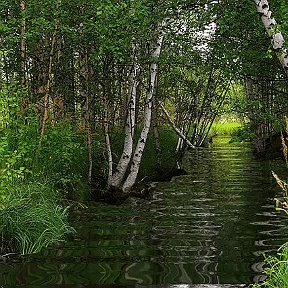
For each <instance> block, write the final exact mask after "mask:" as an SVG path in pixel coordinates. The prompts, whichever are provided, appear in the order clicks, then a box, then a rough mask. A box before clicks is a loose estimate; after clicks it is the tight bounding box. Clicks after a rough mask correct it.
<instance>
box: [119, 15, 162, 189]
mask: <svg viewBox="0 0 288 288" xmlns="http://www.w3.org/2000/svg"><path fill="white" fill-rule="evenodd" d="M167 23H168V19H164V20H163V22H162V23H161V25H160V27H159V32H158V39H157V41H156V47H155V49H154V50H153V52H152V55H151V56H152V58H153V60H156V61H154V62H153V63H151V65H150V83H149V92H148V94H147V97H146V104H145V116H144V117H145V118H144V127H143V129H142V131H141V135H140V138H139V140H138V143H137V146H136V148H135V151H134V154H133V159H132V163H131V168H130V173H129V175H128V177H127V179H126V180H125V182H124V184H123V187H122V189H123V191H124V192H129V191H130V190H131V188H132V187H133V185H134V184H135V182H136V178H137V175H138V172H139V168H140V163H141V159H142V156H143V153H144V149H145V146H146V141H147V137H148V133H149V130H150V126H151V120H152V106H153V105H152V104H153V96H154V93H155V85H156V78H157V72H158V63H157V60H158V58H159V56H160V53H161V48H162V45H163V40H164V36H165V32H164V28H165V27H166V25H167Z"/></svg>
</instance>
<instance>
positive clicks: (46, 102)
mask: <svg viewBox="0 0 288 288" xmlns="http://www.w3.org/2000/svg"><path fill="white" fill-rule="evenodd" d="M57 30H58V26H57V24H56V26H55V30H54V33H53V36H52V43H51V49H50V54H49V65H48V71H47V73H48V80H47V84H46V87H45V96H44V111H43V117H42V123H41V129H40V139H39V146H41V143H42V139H43V136H44V132H45V126H46V121H47V119H48V114H49V95H50V90H51V86H52V67H53V58H54V50H55V45H56V34H57Z"/></svg>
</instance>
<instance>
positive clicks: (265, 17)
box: [254, 0, 288, 76]
mask: <svg viewBox="0 0 288 288" xmlns="http://www.w3.org/2000/svg"><path fill="white" fill-rule="evenodd" d="M254 1H255V4H256V8H257V11H258V13H259V14H260V16H261V19H262V22H263V25H264V27H265V29H266V31H267V33H268V36H269V37H270V38H271V43H272V46H273V50H274V51H275V52H276V55H277V57H278V59H279V61H280V63H281V65H282V67H283V68H284V71H285V73H286V76H288V56H287V50H286V48H285V46H284V42H285V41H284V37H283V35H282V33H281V32H279V31H277V22H276V20H275V18H273V17H272V12H271V10H270V8H269V3H268V0H254Z"/></svg>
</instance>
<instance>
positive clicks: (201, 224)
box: [0, 138, 288, 287]
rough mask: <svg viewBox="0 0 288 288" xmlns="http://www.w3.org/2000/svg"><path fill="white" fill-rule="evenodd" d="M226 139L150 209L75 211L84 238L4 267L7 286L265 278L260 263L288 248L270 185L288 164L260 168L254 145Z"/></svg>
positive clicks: (160, 189) (188, 163) (2, 280)
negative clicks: (282, 248)
mask: <svg viewBox="0 0 288 288" xmlns="http://www.w3.org/2000/svg"><path fill="white" fill-rule="evenodd" d="M228 140H229V139H228V138H217V139H216V141H214V142H215V143H214V144H213V148H209V149H198V150H196V151H192V152H190V153H188V154H187V156H186V158H185V159H184V166H185V168H186V170H187V171H188V173H189V175H184V176H177V177H175V178H173V179H172V181H171V182H165V183H158V184H157V186H156V189H155V192H154V196H153V199H151V200H150V201H143V202H139V201H138V202H137V203H130V204H125V205H122V206H110V205H106V204H97V203H96V204H93V205H89V207H88V208H87V209H78V210H75V211H74V212H73V213H72V215H71V218H72V223H73V225H74V227H75V228H76V229H77V231H78V233H77V234H75V235H74V236H73V237H71V239H70V240H69V241H68V242H66V243H64V244H59V245H57V247H51V248H49V249H46V250H45V251H43V252H42V253H40V254H36V255H31V256H29V257H27V256H25V257H24V258H16V259H14V260H13V261H12V262H9V263H8V264H0V284H1V285H11V286H12V287H15V286H17V285H19V286H20V285H21V286H22V285H23V286H31V287H40V286H41V285H44V284H45V285H50V287H55V286H56V287H57V286H58V285H59V287H60V286H62V285H65V284H66V285H68V284H73V285H72V287H85V285H89V284H90V285H92V284H97V285H110V284H111V285H112V287H118V286H121V285H122V286H123V287H127V286H130V285H131V286H135V285H136V284H139V285H151V284H153V285H161V284H163V285H164V284H179V283H182V284H185V283H186V284H192V283H195V284H201V283H203V284H204V283H214V284H216V283H221V284H224V283H230V284H233V283H252V282H253V281H259V280H261V279H263V273H262V270H263V254H265V253H267V255H268V254H271V253H275V251H276V250H277V249H278V248H279V247H280V246H281V245H282V244H283V243H284V242H285V241H288V225H287V224H288V219H287V218H286V217H285V216H283V215H282V216H281V215H279V213H277V212H276V211H275V209H274V200H273V198H274V197H275V195H278V194H279V193H280V191H279V189H278V188H277V187H276V184H275V181H274V180H273V179H272V177H271V169H274V170H275V171H277V172H278V173H279V174H280V175H282V176H284V175H285V170H284V168H283V167H284V165H283V163H282V162H281V161H279V160H274V161H259V160H257V159H255V158H254V157H253V155H252V152H251V149H250V146H249V145H248V144H239V143H238V144H228ZM76 284H77V285H76ZM82 285H83V286H82ZM4 287H5V286H4ZM70 287H71V286H70ZM94 287H95V286H94ZM109 287H110V286H109Z"/></svg>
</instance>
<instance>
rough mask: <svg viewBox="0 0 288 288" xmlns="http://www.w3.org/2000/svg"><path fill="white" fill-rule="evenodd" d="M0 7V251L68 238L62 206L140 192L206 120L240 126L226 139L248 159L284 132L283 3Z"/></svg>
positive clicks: (206, 131) (193, 144)
mask: <svg viewBox="0 0 288 288" xmlns="http://www.w3.org/2000/svg"><path fill="white" fill-rule="evenodd" d="M0 12H1V13H0V151H1V153H0V193H1V194H0V195H1V204H0V205H1V206H0V214H1V220H0V230H1V235H2V237H1V239H2V240H1V250H0V253H1V254H2V255H7V254H9V253H11V252H15V251H17V252H20V253H22V254H27V253H33V252H38V251H40V250H41V249H42V247H45V246H48V245H49V244H51V243H55V242H57V241H62V239H63V236H64V235H66V234H69V233H74V232H75V231H74V229H73V228H72V227H71V226H70V225H69V224H68V220H67V219H68V206H71V205H80V204H79V203H81V202H85V201H95V200H97V201H106V202H110V203H111V202H113V203H115V202H117V203H122V202H123V201H124V200H125V199H127V198H128V197H130V196H133V197H135V196H136V197H141V198H145V197H148V196H149V195H148V194H149V193H150V187H149V181H151V180H154V181H155V180H156V181H157V180H159V179H160V178H161V177H162V178H167V179H168V178H169V177H170V176H171V175H172V174H173V173H177V172H179V171H180V170H181V169H180V168H181V157H182V156H183V153H184V151H186V150H187V149H198V147H205V146H208V145H209V142H210V143H211V142H212V141H213V137H214V136H215V135H216V134H217V132H215V133H213V127H214V125H215V123H217V122H219V121H224V122H225V121H229V120H231V119H233V120H232V121H238V122H240V123H241V127H240V128H239V129H238V131H236V132H235V135H236V136H235V138H237V140H238V141H242V140H245V139H247V138H249V139H250V140H251V141H252V142H253V147H254V150H255V153H256V154H257V155H258V156H260V157H264V156H265V157H266V156H267V154H269V153H270V152H271V151H270V150H273V149H274V150H275V147H274V146H277V145H276V144H275V143H274V142H273V141H274V140H275V139H276V138H277V139H280V136H279V135H280V132H281V131H284V130H285V121H284V117H285V115H286V113H287V106H288V101H287V94H288V90H287V89H288V81H287V75H288V72H287V71H288V57H287V50H286V48H285V45H286V44H285V42H284V39H285V38H286V39H287V37H288V5H287V3H286V1H285V0H270V1H269V3H268V2H267V1H266V0H261V1H260V0H255V1H252V0H215V1H213V0H212V1H207V0H192V1H191V0H190V1H187V0H182V1H178V0H171V1H164V0H158V1H151V0H129V1H127V0H117V1H115V0H114V1H113V0H102V1H97V0H89V1H81V0H73V1H67V0H45V1H44V0H37V1H36V0H19V1H11V0H2V1H1V3H0ZM286 46H287V45H286ZM282 139H283V141H284V142H285V140H284V138H283V136H282ZM279 143H280V146H281V141H280V140H279ZM284 146H285V143H284ZM269 149H270V150H269ZM278 150H279V151H280V148H279V149H278ZM267 151H268V152H269V151H270V152H269V153H268V152H267ZM271 153H272V152H271ZM271 153H270V154H271ZM280 153H281V152H280ZM278 180H279V181H280V179H278ZM152 193H153V192H152ZM75 203H78V204H75ZM76 233H77V232H76Z"/></svg>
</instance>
